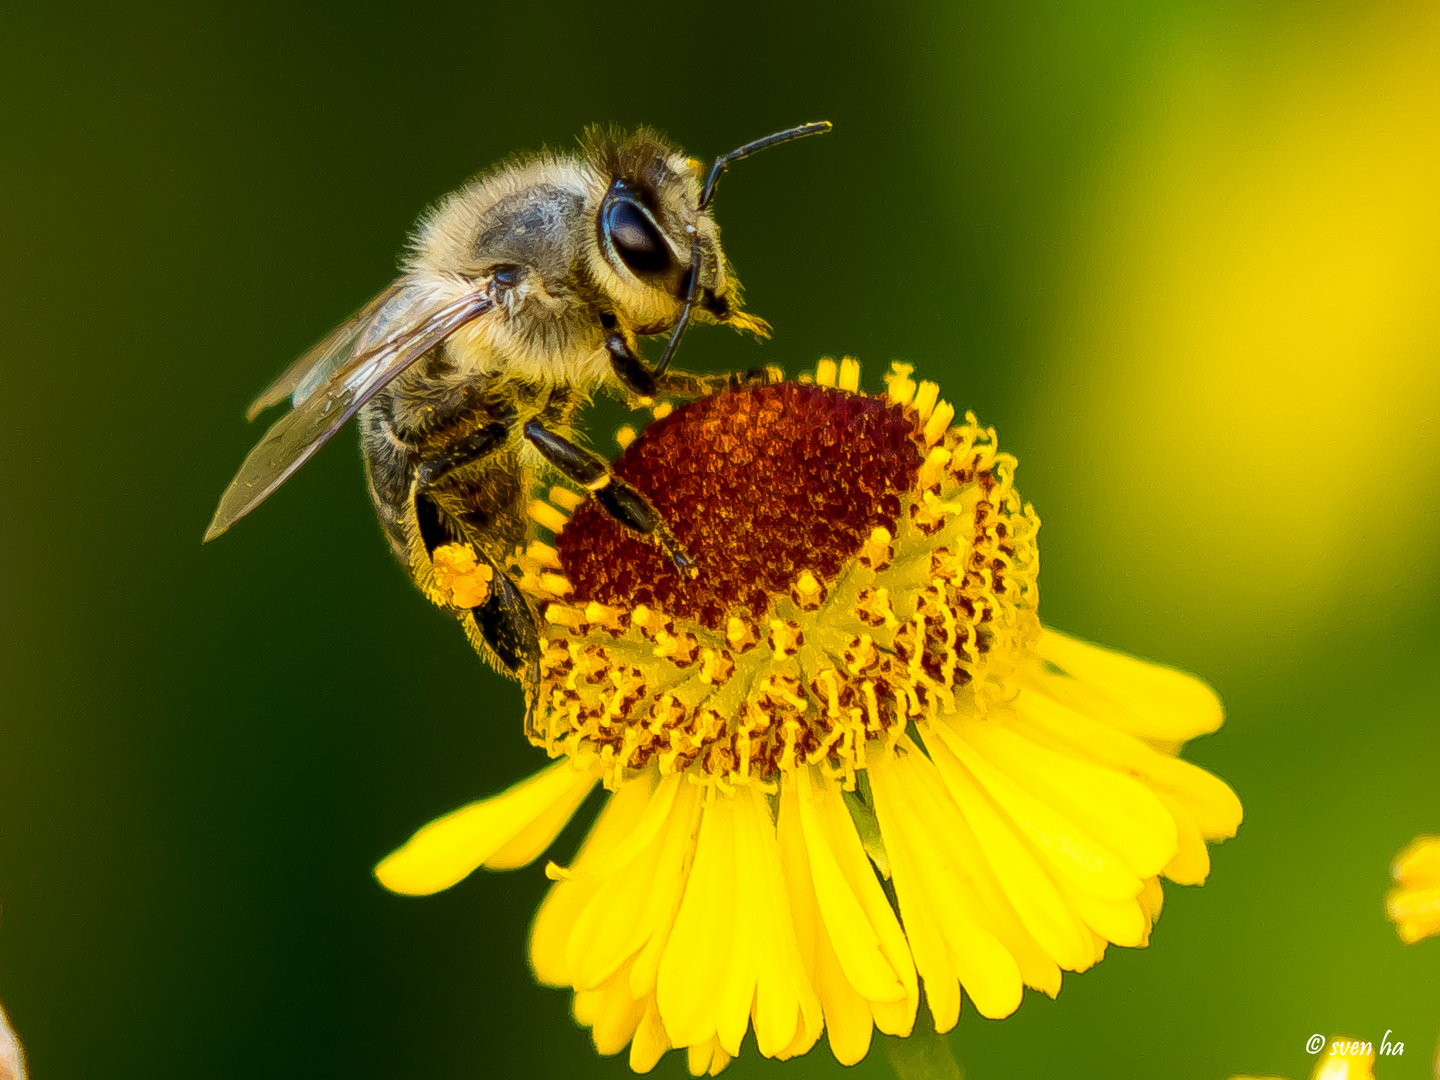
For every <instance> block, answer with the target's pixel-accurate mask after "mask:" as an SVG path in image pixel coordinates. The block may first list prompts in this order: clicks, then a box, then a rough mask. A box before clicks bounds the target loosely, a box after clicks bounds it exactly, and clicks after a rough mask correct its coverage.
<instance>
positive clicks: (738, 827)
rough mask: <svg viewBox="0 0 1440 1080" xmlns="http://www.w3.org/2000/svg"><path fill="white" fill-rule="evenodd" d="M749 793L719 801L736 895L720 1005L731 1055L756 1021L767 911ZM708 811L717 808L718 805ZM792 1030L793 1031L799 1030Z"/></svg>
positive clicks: (722, 1039) (720, 1031) (718, 1015)
mask: <svg viewBox="0 0 1440 1080" xmlns="http://www.w3.org/2000/svg"><path fill="white" fill-rule="evenodd" d="M748 795H749V792H748V791H737V792H736V793H735V794H734V795H733V796H728V797H725V796H722V797H719V798H717V799H716V800H715V802H716V803H717V804H723V805H724V810H723V813H724V814H725V816H726V818H727V819H728V820H729V823H730V831H731V841H730V866H729V867H728V868H727V873H728V874H729V875H730V881H731V888H732V890H733V896H734V900H733V901H732V903H733V905H734V918H733V919H732V920H731V923H730V926H731V934H730V940H729V941H725V942H721V943H720V944H721V945H722V946H723V947H725V948H726V950H727V951H728V953H729V958H728V959H729V964H728V967H729V972H728V977H724V978H722V979H721V980H720V995H719V998H718V1000H717V1001H716V1004H715V1037H716V1039H717V1040H718V1041H719V1043H720V1046H721V1047H722V1048H723V1049H724V1050H725V1052H726V1053H728V1054H730V1055H731V1056H734V1055H735V1054H738V1053H740V1040H741V1039H743V1038H745V1031H746V1029H747V1028H749V1026H750V1009H751V1006H752V1005H754V1004H755V981H756V966H757V957H756V955H755V954H756V952H757V951H758V949H757V944H758V943H757V942H756V940H755V939H756V932H755V928H754V927H753V926H752V923H754V922H756V921H758V920H760V919H763V918H764V917H765V915H766V912H765V910H764V900H763V898H762V897H761V896H760V882H759V881H758V879H757V875H756V872H755V870H756V868H755V856H756V852H755V850H754V845H755V838H754V836H753V835H752V830H751V829H750V828H749V825H750V818H751V809H750V800H749V798H748ZM706 813H707V815H709V814H712V813H716V809H715V806H711V807H710V808H709V809H708V810H707V811H706ZM662 970H663V968H662ZM691 977H692V978H704V977H705V973H704V971H703V970H702V971H696V972H692V973H691ZM788 1034H789V1035H793V1034H794V1032H793V1031H792V1032H790V1033H788ZM786 1041H787V1042H788V1041H789V1039H788V1038H787V1039H786Z"/></svg>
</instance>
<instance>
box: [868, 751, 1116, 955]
mask: <svg viewBox="0 0 1440 1080" xmlns="http://www.w3.org/2000/svg"><path fill="white" fill-rule="evenodd" d="M932 726H938V725H932ZM931 752H932V754H933V756H934V762H935V765H936V768H937V770H938V771H939V774H940V777H941V779H942V780H943V782H944V784H945V787H946V790H947V791H948V792H949V793H950V797H951V798H952V799H953V800H954V802H955V804H956V806H957V807H958V808H959V810H960V814H961V816H962V818H963V819H964V821H965V823H966V824H967V825H968V826H969V828H970V830H971V831H972V832H973V834H974V836H975V839H976V841H977V842H978V844H979V846H980V848H981V850H982V851H983V852H984V856H985V861H986V862H987V863H988V864H989V865H990V867H991V869H993V870H994V872H995V877H996V879H997V880H998V881H999V883H1000V887H1001V889H1002V890H1003V892H1004V893H1005V897H1006V899H1008V900H1009V902H1010V905H1011V906H1012V907H1013V908H1014V909H1015V912H1016V914H1017V915H1018V916H1019V917H1020V922H1021V923H1022V924H1023V926H1024V927H1025V929H1026V931H1028V932H1029V934H1030V935H1031V937H1033V938H1034V939H1035V941H1036V942H1038V943H1039V945H1040V947H1041V948H1042V949H1044V950H1045V952H1046V954H1047V955H1048V956H1049V957H1050V958H1051V959H1052V960H1053V961H1054V962H1055V963H1056V964H1057V965H1059V966H1060V967H1062V968H1065V969H1066V970H1068V971H1083V970H1084V969H1085V968H1087V967H1089V966H1090V964H1091V957H1092V949H1091V947H1090V938H1089V934H1088V933H1087V932H1086V929H1085V925H1084V923H1082V922H1081V921H1080V919H1079V918H1078V917H1077V916H1076V914H1075V912H1074V911H1073V910H1072V909H1071V907H1070V905H1069V903H1068V902H1067V901H1066V899H1065V896H1064V894H1063V893H1062V892H1061V890H1060V889H1059V887H1058V886H1057V885H1056V883H1055V881H1054V880H1053V879H1052V878H1051V877H1050V874H1049V873H1048V871H1047V870H1046V869H1045V867H1044V866H1043V865H1041V863H1040V862H1039V860H1038V859H1037V858H1036V856H1035V853H1034V852H1033V851H1032V850H1031V849H1030V847H1029V845H1028V844H1027V843H1026V841H1025V840H1024V838H1023V837H1022V836H1021V835H1019V834H1018V833H1017V832H1016V830H1015V827H1014V826H1013V823H1012V822H1011V821H1010V820H1009V818H1008V817H1007V816H1006V815H1004V814H1002V813H1001V812H1000V811H999V810H998V809H997V808H996V806H995V804H994V802H993V801H992V800H991V799H990V797H989V795H987V794H986V792H985V790H984V788H983V787H982V786H981V785H980V784H979V783H978V782H977V780H976V779H975V777H974V776H973V775H972V774H971V773H970V771H969V770H968V769H966V768H965V766H964V765H963V763H962V762H961V761H960V759H959V758H958V757H956V756H955V755H954V753H953V752H952V750H951V741H950V740H948V739H946V738H945V737H944V736H942V737H941V738H939V739H937V740H935V747H934V748H933V749H932V751H931ZM872 772H873V770H872Z"/></svg>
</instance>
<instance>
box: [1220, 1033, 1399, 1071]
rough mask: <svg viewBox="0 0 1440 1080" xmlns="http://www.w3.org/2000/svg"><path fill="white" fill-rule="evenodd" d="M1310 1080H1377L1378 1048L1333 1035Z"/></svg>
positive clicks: (1326, 1042) (1326, 1044)
mask: <svg viewBox="0 0 1440 1080" xmlns="http://www.w3.org/2000/svg"><path fill="white" fill-rule="evenodd" d="M1230 1080H1285V1077H1282V1076H1232V1077H1230ZM1310 1080H1375V1048H1374V1046H1373V1045H1372V1044H1371V1043H1368V1042H1364V1041H1362V1040H1360V1039H1352V1038H1350V1037H1349V1036H1346V1035H1332V1036H1331V1037H1330V1038H1329V1039H1327V1040H1326V1041H1325V1047H1324V1049H1323V1050H1321V1051H1320V1056H1319V1058H1318V1060H1317V1061H1316V1062H1315V1068H1314V1070H1313V1071H1312V1072H1311V1073H1310Z"/></svg>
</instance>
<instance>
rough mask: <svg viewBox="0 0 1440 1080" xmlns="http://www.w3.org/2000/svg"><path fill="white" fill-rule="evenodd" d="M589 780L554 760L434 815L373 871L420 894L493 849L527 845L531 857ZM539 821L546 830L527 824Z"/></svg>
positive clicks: (394, 887)
mask: <svg viewBox="0 0 1440 1080" xmlns="http://www.w3.org/2000/svg"><path fill="white" fill-rule="evenodd" d="M594 784H595V776H594V775H593V774H591V773H583V772H577V771H576V770H575V768H574V767H573V766H572V765H571V764H570V762H569V761H568V760H562V761H557V762H556V763H555V764H553V765H551V766H550V767H548V768H546V769H542V770H541V771H540V772H538V773H536V774H535V775H534V776H531V777H529V778H527V779H525V780H522V781H520V783H518V784H516V785H515V786H514V787H511V788H509V789H508V790H506V791H503V792H501V793H500V794H499V795H495V796H492V797H491V798H489V799H483V800H481V801H480V802H475V803H471V804H470V805H469V806H464V807H461V808H460V809H459V810H455V811H453V812H451V813H449V814H446V815H445V816H444V817H440V818H436V819H435V820H434V821H432V822H430V824H428V825H426V826H425V827H424V828H422V829H421V830H420V831H419V832H417V833H416V834H415V835H414V836H412V837H411V838H410V839H409V840H408V841H407V842H406V843H405V844H404V845H403V846H402V847H401V848H399V849H398V850H397V851H395V852H393V853H392V854H391V855H389V856H388V857H387V858H385V859H384V860H383V861H382V862H381V863H380V865H379V866H377V867H376V868H375V876H376V877H377V878H379V879H380V884H382V885H384V886H385V887H386V888H387V889H389V890H390V891H391V892H397V893H403V894H405V895H407V896H424V895H427V894H429V893H435V892H439V891H440V890H441V889H448V888H449V887H450V886H451V885H454V884H455V883H456V882H457V881H460V880H462V879H463V878H465V877H467V876H468V875H469V874H470V873H471V872H472V871H474V870H475V869H476V868H477V867H479V866H480V865H481V864H483V863H485V862H486V860H488V859H490V858H492V857H494V856H495V855H497V853H502V852H503V853H505V854H506V855H507V856H509V857H510V858H511V859H512V860H513V858H514V856H515V855H516V854H517V853H520V852H521V850H522V849H524V850H533V854H532V855H531V858H533V857H534V855H538V854H539V853H540V851H543V850H544V848H545V847H548V846H549V844H550V842H551V841H552V840H554V838H555V835H556V834H557V833H558V832H559V831H560V829H562V828H563V827H564V826H565V823H566V822H567V821H568V820H569V819H570V815H571V814H573V813H574V812H575V808H576V807H578V806H579V805H580V802H581V800H583V799H584V798H585V795H586V794H587V793H588V792H589V790H590V788H591V787H592V786H594ZM557 808H561V809H562V810H563V814H557V813H556V810H557ZM540 821H544V822H545V823H546V825H547V826H548V828H549V832H548V835H545V834H544V833H543V831H542V832H537V831H536V830H534V829H532V826H534V825H535V824H536V823H537V822H540ZM522 838H523V841H524V842H523V843H521V840H522ZM541 840H543V841H544V842H543V843H540V841H541ZM537 845H538V846H537ZM505 865H507V866H514V865H518V864H516V863H514V862H513V861H511V862H508V863H506V864H505Z"/></svg>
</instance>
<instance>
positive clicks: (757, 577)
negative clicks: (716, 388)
mask: <svg viewBox="0 0 1440 1080" xmlns="http://www.w3.org/2000/svg"><path fill="white" fill-rule="evenodd" d="M922 449H923V444H922V443H921V442H920V439H919V437H918V435H917V433H916V431H915V426H914V424H913V423H912V422H911V420H910V419H909V418H908V417H906V415H905V412H904V410H903V409H900V408H898V407H896V406H894V405H892V404H890V402H888V401H887V400H885V399H884V398H873V397H863V396H860V395H857V394H848V393H845V392H844V391H841V390H837V389H835V388H834V387H825V386H813V385H812V386H804V385H798V384H795V383H782V384H779V385H776V386H765V387H759V388H756V389H751V390H738V391H727V392H725V393H721V394H718V395H716V396H715V397H712V398H708V399H705V400H703V401H698V402H695V403H694V404H691V405H688V406H685V407H683V408H681V409H679V410H678V411H676V412H674V413H672V414H671V415H670V416H667V417H666V418H665V419H663V420H658V421H656V422H655V423H654V424H651V425H650V427H649V428H648V429H647V430H646V432H645V434H644V435H643V436H642V437H641V438H640V439H638V440H637V441H636V442H634V443H632V444H631V445H630V446H629V447H628V448H627V449H626V450H625V452H624V453H623V454H622V455H621V456H620V458H619V460H617V461H616V462H615V464H614V466H613V468H614V472H615V474H616V475H617V476H620V477H622V478H623V479H625V480H628V481H629V482H630V483H631V484H633V485H634V486H635V487H637V488H639V489H640V490H641V491H643V492H645V493H646V495H648V496H649V498H650V501H651V502H652V503H653V504H654V505H655V508H656V509H657V510H659V511H660V514H661V516H662V517H663V518H664V519H665V521H666V522H667V523H669V525H670V528H671V530H672V531H673V532H674V534H675V536H676V538H677V539H678V540H679V541H680V543H681V544H682V545H683V546H684V548H685V550H686V552H687V553H688V554H689V555H690V557H691V558H693V559H694V560H695V565H696V569H697V570H698V571H699V573H698V574H697V575H696V576H695V577H693V578H687V577H685V576H683V575H682V574H681V573H680V572H679V571H678V570H677V569H676V568H675V566H674V564H673V563H672V562H671V561H670V559H669V558H668V557H667V556H666V555H665V554H664V553H663V552H661V551H660V549H659V548H658V547H657V546H656V545H654V544H652V543H649V542H647V541H645V540H642V539H640V538H639V537H636V536H634V535H632V534H630V533H627V532H625V531H624V530H622V529H621V528H620V527H619V526H617V525H616V524H615V521H614V520H613V519H612V518H611V517H609V516H608V515H607V514H606V513H605V512H604V511H603V510H601V509H600V508H599V507H598V506H596V505H595V504H594V503H587V504H586V505H584V506H582V507H581V508H580V509H579V510H578V511H577V512H576V514H575V517H574V518H573V519H572V520H571V521H570V523H569V524H568V525H566V527H565V529H564V530H563V531H562V532H561V534H560V536H559V537H558V539H557V546H558V548H559V552H560V563H561V566H562V567H563V568H564V573H565V576H566V577H567V578H568V579H569V580H570V582H571V584H572V585H574V587H575V594H576V597H577V598H580V599H584V600H598V601H600V602H601V603H603V604H616V605H620V606H622V607H627V608H629V607H634V606H635V605H636V604H644V605H646V606H648V607H653V608H659V609H661V610H662V611H664V612H665V613H666V614H668V615H675V616H679V617H682V618H686V619H693V620H695V621H696V622H699V623H700V624H702V625H703V626H706V627H709V628H710V629H711V630H718V629H720V628H722V627H723V626H724V622H725V620H726V618H727V616H729V615H730V614H732V613H734V612H735V611H737V610H743V611H747V612H748V613H749V615H750V616H751V618H753V619H757V620H758V619H761V618H762V617H763V616H764V615H765V614H766V613H767V612H768V611H769V610H770V606H771V603H772V602H773V600H774V598H775V597H776V596H777V595H783V594H785V593H786V592H788V591H789V589H790V587H791V586H792V585H794V584H795V582H796V581H797V580H798V579H799V577H800V575H801V574H802V573H803V572H804V571H806V570H808V571H810V572H811V573H813V574H815V575H817V576H819V577H820V578H822V579H826V580H833V579H834V578H835V577H836V576H837V575H838V574H839V572H840V568H841V567H842V566H843V565H844V564H845V563H846V562H847V561H848V560H849V559H851V558H853V557H854V556H855V555H856V553H857V552H859V550H860V548H861V545H862V544H864V542H865V540H866V538H867V537H869V536H870V534H871V533H872V532H873V531H874V530H875V529H876V528H885V529H889V530H891V531H893V530H894V527H895V519H896V518H897V517H898V516H899V514H900V497H901V496H902V495H903V494H904V493H905V492H906V491H908V490H909V489H910V488H911V487H912V486H913V484H914V482H915V475H916V473H917V472H918V471H919V468H920V463H921V461H922V459H923V455H922Z"/></svg>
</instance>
